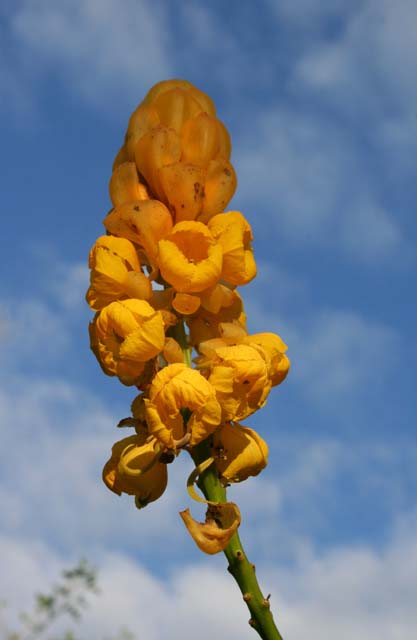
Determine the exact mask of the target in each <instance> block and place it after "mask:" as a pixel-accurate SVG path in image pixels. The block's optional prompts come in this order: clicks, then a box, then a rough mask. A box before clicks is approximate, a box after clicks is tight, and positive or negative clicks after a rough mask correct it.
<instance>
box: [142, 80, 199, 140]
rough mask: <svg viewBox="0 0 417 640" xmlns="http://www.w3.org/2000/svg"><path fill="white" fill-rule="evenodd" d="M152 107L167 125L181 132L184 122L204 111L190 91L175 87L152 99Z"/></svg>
mask: <svg viewBox="0 0 417 640" xmlns="http://www.w3.org/2000/svg"><path fill="white" fill-rule="evenodd" d="M152 107H153V108H154V109H155V110H156V112H157V113H158V115H159V118H160V121H161V123H162V124H164V125H165V126H166V127H170V128H172V129H174V130H175V131H176V132H177V133H180V131H181V129H182V126H183V124H184V122H186V121H187V120H189V119H190V118H194V117H195V116H196V115H198V114H199V113H201V112H202V107H201V105H200V104H199V103H198V101H197V100H196V99H195V98H194V97H193V95H192V93H191V92H190V91H187V90H184V89H183V88H182V87H173V88H172V89H168V90H167V91H164V92H161V93H160V94H159V95H158V96H155V98H154V99H153V100H152Z"/></svg>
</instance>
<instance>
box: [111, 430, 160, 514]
mask: <svg viewBox="0 0 417 640" xmlns="http://www.w3.org/2000/svg"><path fill="white" fill-rule="evenodd" d="M159 454H160V448H159V445H158V442H157V441H156V440H155V438H153V437H152V436H142V435H133V436H129V437H127V438H123V440H119V441H118V442H116V443H115V444H114V445H113V447H112V454H111V458H110V460H108V461H107V462H106V464H105V465H104V468H103V480H104V483H105V484H106V486H107V487H108V488H109V489H110V490H111V491H113V492H114V493H117V494H118V495H121V494H122V493H127V494H129V495H133V496H136V505H137V506H138V507H145V506H146V505H147V504H148V503H149V502H153V501H155V500H157V499H158V498H160V497H161V495H162V494H163V493H164V491H165V488H166V486H167V480H168V475H167V466H166V464H163V463H161V462H159Z"/></svg>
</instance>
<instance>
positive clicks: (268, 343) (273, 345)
mask: <svg viewBox="0 0 417 640" xmlns="http://www.w3.org/2000/svg"><path fill="white" fill-rule="evenodd" d="M244 342H245V343H246V344H254V345H257V346H258V347H260V348H261V349H263V351H264V352H265V354H266V362H267V366H268V375H269V379H270V381H271V384H272V386H273V387H274V386H276V385H278V384H280V383H281V382H282V381H283V380H285V378H286V377H287V374H288V371H289V369H290V361H289V359H288V357H287V356H286V355H285V352H286V351H287V348H288V347H287V345H286V344H285V342H284V341H283V340H282V338H280V336H278V335H277V334H275V333H255V334H253V335H251V336H246V338H244Z"/></svg>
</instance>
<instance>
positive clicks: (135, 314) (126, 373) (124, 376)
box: [90, 299, 165, 385]
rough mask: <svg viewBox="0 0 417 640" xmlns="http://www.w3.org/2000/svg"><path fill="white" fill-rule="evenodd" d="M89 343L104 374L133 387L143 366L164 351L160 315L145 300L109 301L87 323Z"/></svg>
mask: <svg viewBox="0 0 417 640" xmlns="http://www.w3.org/2000/svg"><path fill="white" fill-rule="evenodd" d="M90 342H91V349H92V350H93V352H94V354H95V355H96V357H97V359H98V361H99V364H100V365H101V367H102V369H103V371H104V373H106V374H107V375H109V376H115V375H116V376H117V377H118V378H119V380H120V381H121V382H122V383H123V384H126V385H133V384H137V382H138V381H139V379H140V375H141V374H142V372H143V370H144V368H145V363H146V362H147V361H148V360H150V359H151V358H154V357H155V356H157V355H158V354H159V353H160V352H161V351H162V349H163V348H164V344H165V333H164V323H163V319H162V315H161V312H160V311H155V309H153V308H152V307H151V305H150V304H148V303H147V302H146V301H145V300H131V299H129V300H122V301H117V302H112V303H111V304H109V305H108V306H107V307H104V309H102V310H101V311H100V312H99V313H97V314H96V317H95V318H94V320H93V322H92V323H90Z"/></svg>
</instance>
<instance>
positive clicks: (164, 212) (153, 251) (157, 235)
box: [103, 200, 172, 266]
mask: <svg viewBox="0 0 417 640" xmlns="http://www.w3.org/2000/svg"><path fill="white" fill-rule="evenodd" d="M103 224H104V226H105V227H106V229H107V231H108V232H109V233H111V234H113V235H115V236H120V237H121V238H127V239H128V240H130V241H131V242H134V243H135V244H137V245H139V246H140V247H141V248H142V249H143V251H144V252H145V254H146V257H147V259H148V261H149V263H150V264H151V265H152V266H154V264H155V261H156V256H157V253H158V241H159V240H160V239H161V238H164V237H165V236H166V235H168V233H169V232H170V231H171V229H172V217H171V214H170V213H169V211H168V209H167V208H166V206H165V205H164V204H162V202H158V201H157V200H136V201H135V202H129V203H127V204H124V205H121V206H120V207H116V208H115V209H113V210H112V211H110V213H109V214H108V215H107V216H106V218H105V219H104V220H103Z"/></svg>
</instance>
